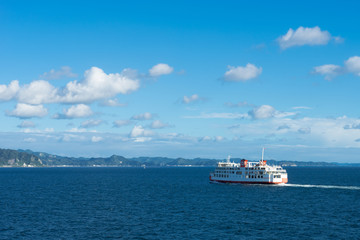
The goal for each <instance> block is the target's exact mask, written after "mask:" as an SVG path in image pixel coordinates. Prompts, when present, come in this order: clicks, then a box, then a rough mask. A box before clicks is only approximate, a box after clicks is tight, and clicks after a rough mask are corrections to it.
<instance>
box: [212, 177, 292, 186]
mask: <svg viewBox="0 0 360 240" xmlns="http://www.w3.org/2000/svg"><path fill="white" fill-rule="evenodd" d="M209 180H210V182H212V183H232V184H285V183H287V182H288V179H287V178H281V179H279V180H278V179H277V180H276V181H269V180H268V181H267V180H265V179H251V180H250V179H249V180H232V179H216V178H212V177H211V176H210V177H209Z"/></svg>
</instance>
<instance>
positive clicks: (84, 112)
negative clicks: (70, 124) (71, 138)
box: [54, 104, 93, 119]
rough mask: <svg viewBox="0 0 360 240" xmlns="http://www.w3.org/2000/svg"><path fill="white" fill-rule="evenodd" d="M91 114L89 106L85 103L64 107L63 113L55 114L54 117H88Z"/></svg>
mask: <svg viewBox="0 0 360 240" xmlns="http://www.w3.org/2000/svg"><path fill="white" fill-rule="evenodd" d="M92 114H93V112H92V111H91V108H90V107H89V106H87V105H85V104H78V105H74V106H71V107H70V108H68V109H64V111H63V114H56V115H55V116H54V118H56V119H65V118H82V117H89V116H91V115H92Z"/></svg>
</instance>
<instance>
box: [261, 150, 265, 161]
mask: <svg viewBox="0 0 360 240" xmlns="http://www.w3.org/2000/svg"><path fill="white" fill-rule="evenodd" d="M264 149H265V148H264V147H263V149H262V155H261V164H264Z"/></svg>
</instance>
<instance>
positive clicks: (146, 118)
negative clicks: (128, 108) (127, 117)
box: [131, 112, 153, 120]
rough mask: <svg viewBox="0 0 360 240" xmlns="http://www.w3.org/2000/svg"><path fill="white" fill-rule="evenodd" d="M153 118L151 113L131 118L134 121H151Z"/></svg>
mask: <svg viewBox="0 0 360 240" xmlns="http://www.w3.org/2000/svg"><path fill="white" fill-rule="evenodd" d="M152 118H153V115H152V114H151V113H149V112H146V113H142V114H138V115H134V116H132V117H131V119H133V120H150V119H152Z"/></svg>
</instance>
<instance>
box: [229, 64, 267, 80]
mask: <svg viewBox="0 0 360 240" xmlns="http://www.w3.org/2000/svg"><path fill="white" fill-rule="evenodd" d="M228 68H229V70H228V71H226V72H225V75H224V80H225V81H234V82H239V81H243V82H245V81H247V80H250V79H253V78H256V77H257V76H259V75H260V74H261V72H262V68H261V67H256V66H255V65H253V64H251V63H248V64H246V66H245V67H241V66H239V67H233V66H228Z"/></svg>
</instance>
